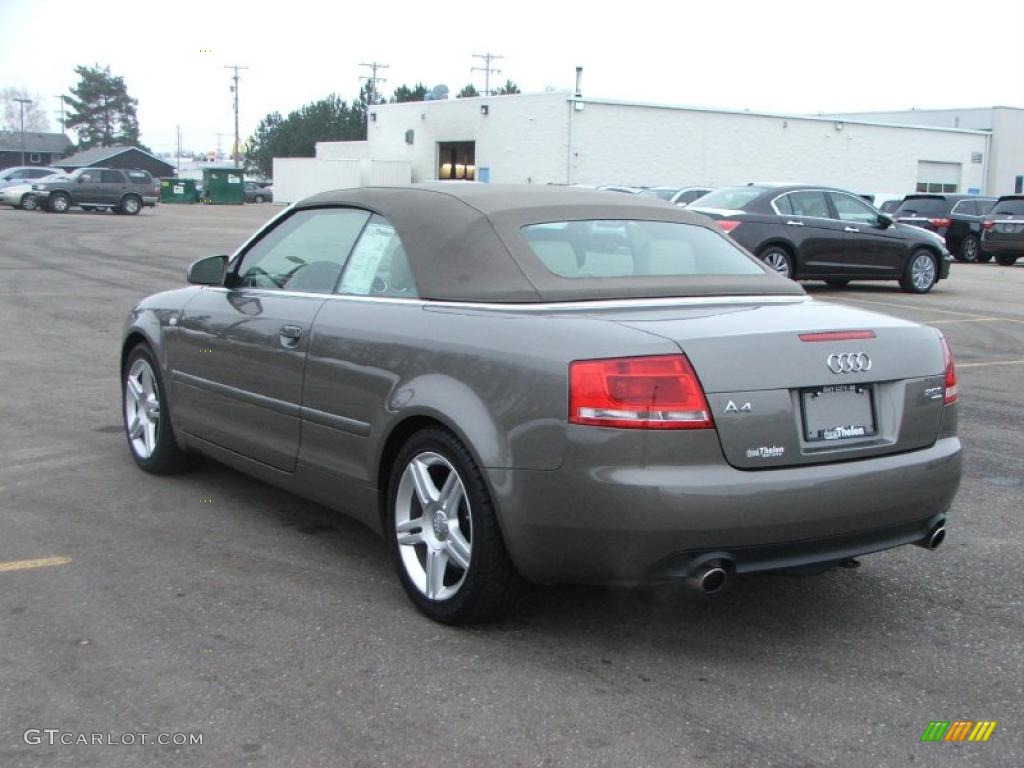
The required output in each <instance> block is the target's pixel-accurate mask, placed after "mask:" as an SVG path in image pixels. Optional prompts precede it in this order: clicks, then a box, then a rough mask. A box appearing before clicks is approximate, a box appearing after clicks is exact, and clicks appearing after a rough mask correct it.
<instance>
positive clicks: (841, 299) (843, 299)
mask: <svg viewBox="0 0 1024 768" xmlns="http://www.w3.org/2000/svg"><path fill="white" fill-rule="evenodd" d="M829 299H830V300H832V301H836V302H840V303H845V302H847V301H855V302H857V303H858V304H878V305H879V306H882V307H899V308H900V309H912V310H914V311H915V312H934V313H935V314H937V315H957V316H958V317H978V313H977V312H956V311H954V310H952V309H936V308H935V307H915V306H914V305H913V304H897V303H896V302H895V301H872V300H871V299H854V298H852V297H846V296H830V297H829Z"/></svg>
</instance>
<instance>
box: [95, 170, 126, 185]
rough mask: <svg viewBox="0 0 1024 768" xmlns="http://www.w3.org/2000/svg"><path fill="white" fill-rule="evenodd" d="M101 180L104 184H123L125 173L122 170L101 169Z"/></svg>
mask: <svg viewBox="0 0 1024 768" xmlns="http://www.w3.org/2000/svg"><path fill="white" fill-rule="evenodd" d="M100 180H101V181H102V182H103V183H104V184H123V183H124V175H123V174H122V173H121V172H120V171H100Z"/></svg>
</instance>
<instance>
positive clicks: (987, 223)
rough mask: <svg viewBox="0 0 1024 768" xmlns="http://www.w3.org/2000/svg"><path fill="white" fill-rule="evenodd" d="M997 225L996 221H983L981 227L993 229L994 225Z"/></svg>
mask: <svg viewBox="0 0 1024 768" xmlns="http://www.w3.org/2000/svg"><path fill="white" fill-rule="evenodd" d="M995 225H996V223H995V222H994V221H983V222H981V228H982V229H992V227H994V226H995Z"/></svg>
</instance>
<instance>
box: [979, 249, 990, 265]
mask: <svg viewBox="0 0 1024 768" xmlns="http://www.w3.org/2000/svg"><path fill="white" fill-rule="evenodd" d="M990 261H992V254H991V253H985V252H984V251H979V252H978V263H979V264H988V263H989V262H990Z"/></svg>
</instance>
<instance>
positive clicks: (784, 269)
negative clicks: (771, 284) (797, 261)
mask: <svg viewBox="0 0 1024 768" xmlns="http://www.w3.org/2000/svg"><path fill="white" fill-rule="evenodd" d="M764 263H765V264H767V265H768V266H769V267H771V268H772V269H774V270H775V271H776V272H778V273H779V274H780V275H782V276H783V277H789V258H788V257H787V256H786V254H784V253H783V252H782V251H779V250H771V251H768V252H767V253H766V254H765V255H764Z"/></svg>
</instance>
